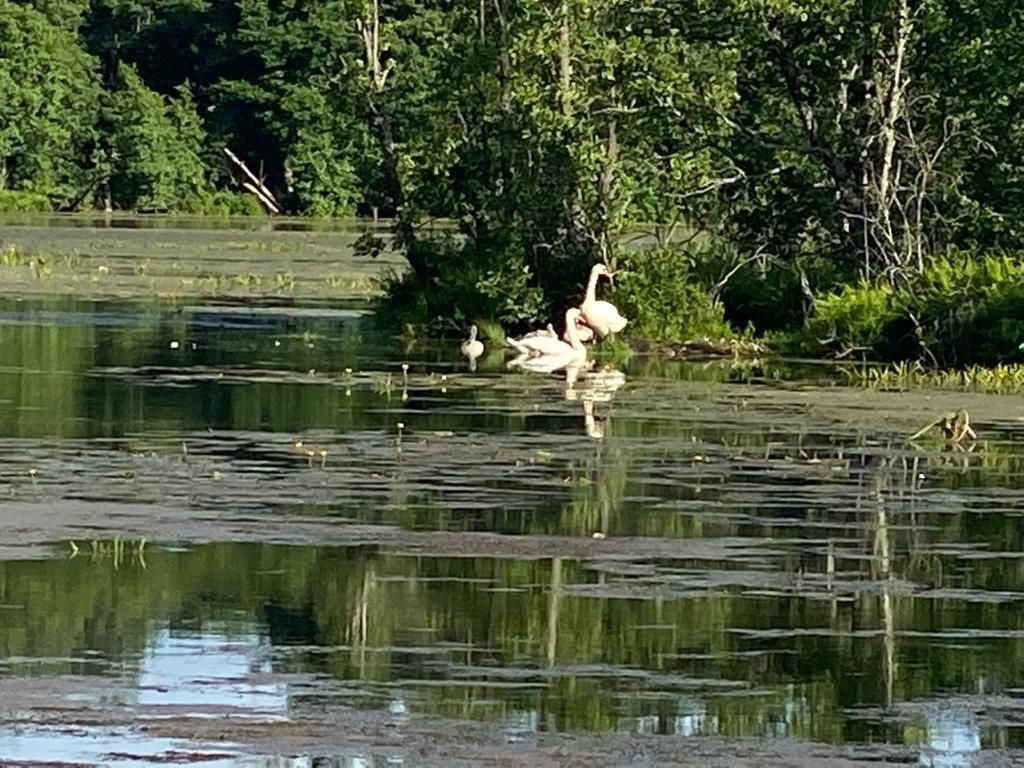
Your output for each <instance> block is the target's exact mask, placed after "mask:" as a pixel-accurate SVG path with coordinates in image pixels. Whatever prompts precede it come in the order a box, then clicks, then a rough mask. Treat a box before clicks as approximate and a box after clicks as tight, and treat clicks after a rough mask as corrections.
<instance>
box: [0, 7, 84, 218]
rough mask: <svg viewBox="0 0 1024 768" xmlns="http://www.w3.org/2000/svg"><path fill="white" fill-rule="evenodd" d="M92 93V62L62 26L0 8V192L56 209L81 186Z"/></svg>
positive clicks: (32, 12)
mask: <svg viewBox="0 0 1024 768" xmlns="http://www.w3.org/2000/svg"><path fill="white" fill-rule="evenodd" d="M99 92H100V87H99V80H98V77H97V73H96V62H95V60H94V59H93V58H92V57H91V56H89V55H88V54H87V53H86V52H85V51H84V50H83V49H82V47H81V46H80V45H79V40H78V38H77V37H76V35H75V33H74V32H73V31H72V30H71V29H70V28H69V25H57V24H55V23H53V22H51V21H50V19H48V18H47V16H46V15H44V14H43V13H41V12H40V11H38V10H36V9H34V8H32V7H28V6H26V5H21V4H18V3H12V2H10V1H9V0H2V1H0V94H3V109H2V110H0V189H3V188H8V189H20V190H27V191H33V192H38V193H43V194H48V195H50V196H51V198H53V199H55V200H56V201H58V202H62V201H64V200H67V199H68V198H71V197H73V196H74V195H76V193H77V192H78V191H79V189H80V188H81V187H82V185H83V184H85V183H86V179H87V177H88V172H87V170H86V166H87V165H88V157H89V147H90V144H91V143H92V142H93V141H94V139H95V131H96V121H97V115H98V109H97V101H98V97H99Z"/></svg>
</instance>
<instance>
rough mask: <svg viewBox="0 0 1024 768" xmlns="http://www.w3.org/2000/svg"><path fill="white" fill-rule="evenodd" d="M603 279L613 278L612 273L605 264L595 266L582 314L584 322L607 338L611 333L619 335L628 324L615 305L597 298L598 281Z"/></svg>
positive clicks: (591, 271) (581, 307)
mask: <svg viewBox="0 0 1024 768" xmlns="http://www.w3.org/2000/svg"><path fill="white" fill-rule="evenodd" d="M601 277H607V278H608V279H609V280H611V278H612V273H611V272H610V271H608V267H606V266H605V265H604V264H600V263H599V264H595V265H594V266H593V268H592V269H591V270H590V281H589V282H588V283H587V292H586V294H585V295H584V297H583V303H582V304H580V313H581V315H582V317H583V321H584V322H585V323H586V324H587V325H589V326H590V327H591V328H593V329H594V331H595V332H596V333H597V335H598V336H602V337H604V336H607V335H608V334H610V333H618V332H619V331H621V330H622V329H623V328H625V327H626V323H627V322H628V321H627V320H626V318H624V317H623V316H622V315H621V314H620V313H619V310H618V307H616V306H615V305H614V304H612V303H611V302H610V301H601V300H598V298H597V281H598V280H599V279H600V278H601Z"/></svg>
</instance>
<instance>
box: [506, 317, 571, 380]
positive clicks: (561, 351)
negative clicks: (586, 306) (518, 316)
mask: <svg viewBox="0 0 1024 768" xmlns="http://www.w3.org/2000/svg"><path fill="white" fill-rule="evenodd" d="M579 316H580V310H579V308H578V307H570V308H569V309H567V310H566V311H565V329H566V333H567V334H568V336H569V341H568V342H565V341H562V340H561V339H559V338H558V337H556V336H548V335H546V334H545V335H543V336H530V337H524V338H522V339H509V340H508V341H509V344H511V345H512V346H513V347H515V348H516V349H517V350H518V351H519V359H518V360H516V361H513V362H514V363H516V364H519V365H523V363H524V361H529V365H528V366H524V367H530V368H532V369H541V368H543V369H546V370H551V371H555V370H558V369H559V368H564V367H566V366H570V365H578V364H581V363H583V362H586V359H587V348H586V347H585V346H583V342H582V341H580V337H579V334H577V333H576V321H577V320H578V319H579Z"/></svg>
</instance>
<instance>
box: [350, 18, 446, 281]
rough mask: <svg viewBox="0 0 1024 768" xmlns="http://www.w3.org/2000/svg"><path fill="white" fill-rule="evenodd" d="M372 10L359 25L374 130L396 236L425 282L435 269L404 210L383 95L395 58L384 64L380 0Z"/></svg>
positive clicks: (389, 117)
mask: <svg viewBox="0 0 1024 768" xmlns="http://www.w3.org/2000/svg"><path fill="white" fill-rule="evenodd" d="M370 13H371V15H370V18H367V19H358V20H357V21H356V25H357V27H358V29H359V32H360V34H361V36H362V38H363V46H364V48H365V51H366V70H367V75H368V76H369V95H368V98H369V102H370V112H371V114H372V115H373V127H374V132H375V133H376V134H377V140H378V142H379V143H380V149H381V154H382V155H383V163H384V179H385V184H386V185H387V187H388V190H389V191H390V193H391V198H392V201H393V203H394V205H395V222H394V231H395V237H396V239H397V240H398V242H399V244H400V245H401V246H402V250H403V252H404V253H405V258H406V260H407V261H408V262H409V267H410V268H411V269H412V271H413V273H414V274H415V275H416V277H417V278H418V279H419V280H420V281H421V282H425V281H427V280H429V279H430V277H431V276H432V272H431V270H430V265H429V264H428V263H427V259H426V255H425V253H424V251H423V248H421V247H420V244H419V242H418V240H417V238H416V230H415V228H414V227H413V223H412V221H410V220H409V218H408V216H406V215H405V214H404V212H403V210H402V209H403V208H404V206H405V203H406V196H405V189H404V186H403V184H402V176H401V174H400V173H399V170H398V165H399V164H398V148H397V146H396V143H395V132H394V123H393V121H392V119H391V113H390V112H389V111H388V108H387V105H386V104H385V103H384V98H383V94H384V88H385V85H386V83H387V79H388V75H389V74H391V67H392V62H390V61H389V62H388V63H387V64H384V63H383V61H382V59H381V48H380V3H379V1H378V0H373V4H372V10H371V12H370Z"/></svg>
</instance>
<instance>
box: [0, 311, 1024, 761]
mask: <svg viewBox="0 0 1024 768" xmlns="http://www.w3.org/2000/svg"><path fill="white" fill-rule="evenodd" d="M363 307H364V305H362V304H358V303H357V304H353V305H352V307H350V308H346V307H345V305H344V304H343V303H342V304H341V305H339V304H338V303H337V302H335V303H334V304H333V305H332V306H329V307H328V306H324V305H317V306H312V307H307V308H305V309H296V308H294V307H288V308H282V307H273V306H270V307H267V306H264V307H258V306H257V307H253V306H248V305H243V306H240V305H238V304H237V303H235V304H234V305H231V306H226V305H222V304H221V305H218V304H216V303H214V302H201V301H192V302H189V301H176V302H167V301H165V302H162V303H156V304H154V303H146V302H139V301H127V300H105V301H82V300H78V299H73V298H70V297H64V298H38V299H33V300H30V301H15V300H7V301H3V302H0V351H2V357H0V558H2V560H0V763H3V764H36V763H49V764H53V763H58V764H59V763H62V762H63V763H73V764H104V765H107V764H109V765H146V764H154V763H168V762H173V763H177V764H190V763H195V764H202V765H217V764H223V765H296V766H297V765H314V764H315V765H324V766H326V765H337V766H353V767H354V766H371V765H374V766H376V765H395V764H406V765H477V764H493V763H495V762H496V761H497V762H501V764H505V765H519V764H523V765H527V764H528V765H569V764H578V765H605V764H607V765H661V764H666V765H667V764H678V763H679V762H683V763H692V764H701V765H704V764H721V765H737V764H750V765H762V764H789V765H792V764H805V763H806V764H812V763H815V764H829V765H840V764H846V763H850V764H857V765H864V764H870V763H873V762H879V761H887V762H888V763H889V764H893V763H897V764H900V763H902V764H922V765H936V766H940V765H941V766H969V765H983V764H1008V763H1011V762H1014V761H1015V760H1021V759H1022V758H1021V755H1022V754H1024V751H1022V750H1024V531H1022V525H1021V522H1022V521H1021V517H1022V514H1024V493H1022V490H1021V488H1022V486H1024V474H1022V458H1024V401H1022V399H1021V398H1019V397H985V396H979V395H956V394H936V393H933V394H930V395H928V394H923V393H920V392H918V393H896V392H874V391H864V390H857V389H853V388H847V387H843V386H838V384H839V383H840V382H841V381H842V377H841V375H839V374H837V373H835V372H832V371H829V370H827V369H824V368H817V367H814V366H803V367H795V366H782V365H777V364H771V363H764V364H757V365H743V366H737V365H733V364H732V363H731V362H712V363H707V362H704V363H694V362H681V361H657V360H650V359H640V358H632V359H630V360H628V361H626V362H624V363H620V364H618V365H617V366H616V367H614V368H612V367H609V366H605V365H600V364H599V365H597V366H595V367H594V369H592V370H591V371H589V372H587V373H585V374H583V375H582V376H581V377H580V378H579V380H578V381H576V382H575V383H573V384H570V385H567V384H566V382H565V381H564V380H562V379H560V378H559V377H558V376H557V375H550V376H548V375H538V374H526V373H515V372H509V371H508V370H506V367H505V364H504V358H503V356H502V355H501V353H500V351H499V352H498V353H492V354H491V355H489V356H487V357H485V358H484V359H483V360H482V361H481V362H480V364H479V366H478V367H477V369H476V370H475V371H473V372H471V371H469V370H468V368H467V365H466V363H465V361H463V360H462V359H461V358H460V357H459V354H458V342H457V340H455V341H452V342H450V343H447V344H442V343H436V344H434V343H432V344H429V345H418V346H411V347H410V346H407V345H406V344H405V343H403V341H402V340H401V339H397V338H392V337H389V336H387V335H384V334H381V333H380V332H378V331H376V330H374V328H373V326H372V324H371V323H370V322H369V320H368V318H367V317H365V316H364V315H363V314H362V309H363ZM957 407H965V408H967V409H968V410H969V411H970V413H971V415H972V419H973V420H972V424H974V426H975V428H976V429H977V431H978V433H979V441H978V444H977V445H975V446H974V447H973V450H972V451H970V452H962V451H956V450H950V449H948V448H947V447H946V446H944V445H943V444H942V443H941V442H940V441H938V442H928V441H924V442H922V443H921V444H919V445H917V446H915V445H911V444H909V443H907V442H906V437H907V436H908V435H910V434H912V433H913V432H915V431H916V430H917V428H918V427H920V426H922V425H923V424H925V423H927V422H929V421H930V420H931V419H933V418H934V417H935V416H936V415H937V414H939V413H942V412H945V411H947V410H953V409H955V408H957Z"/></svg>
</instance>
